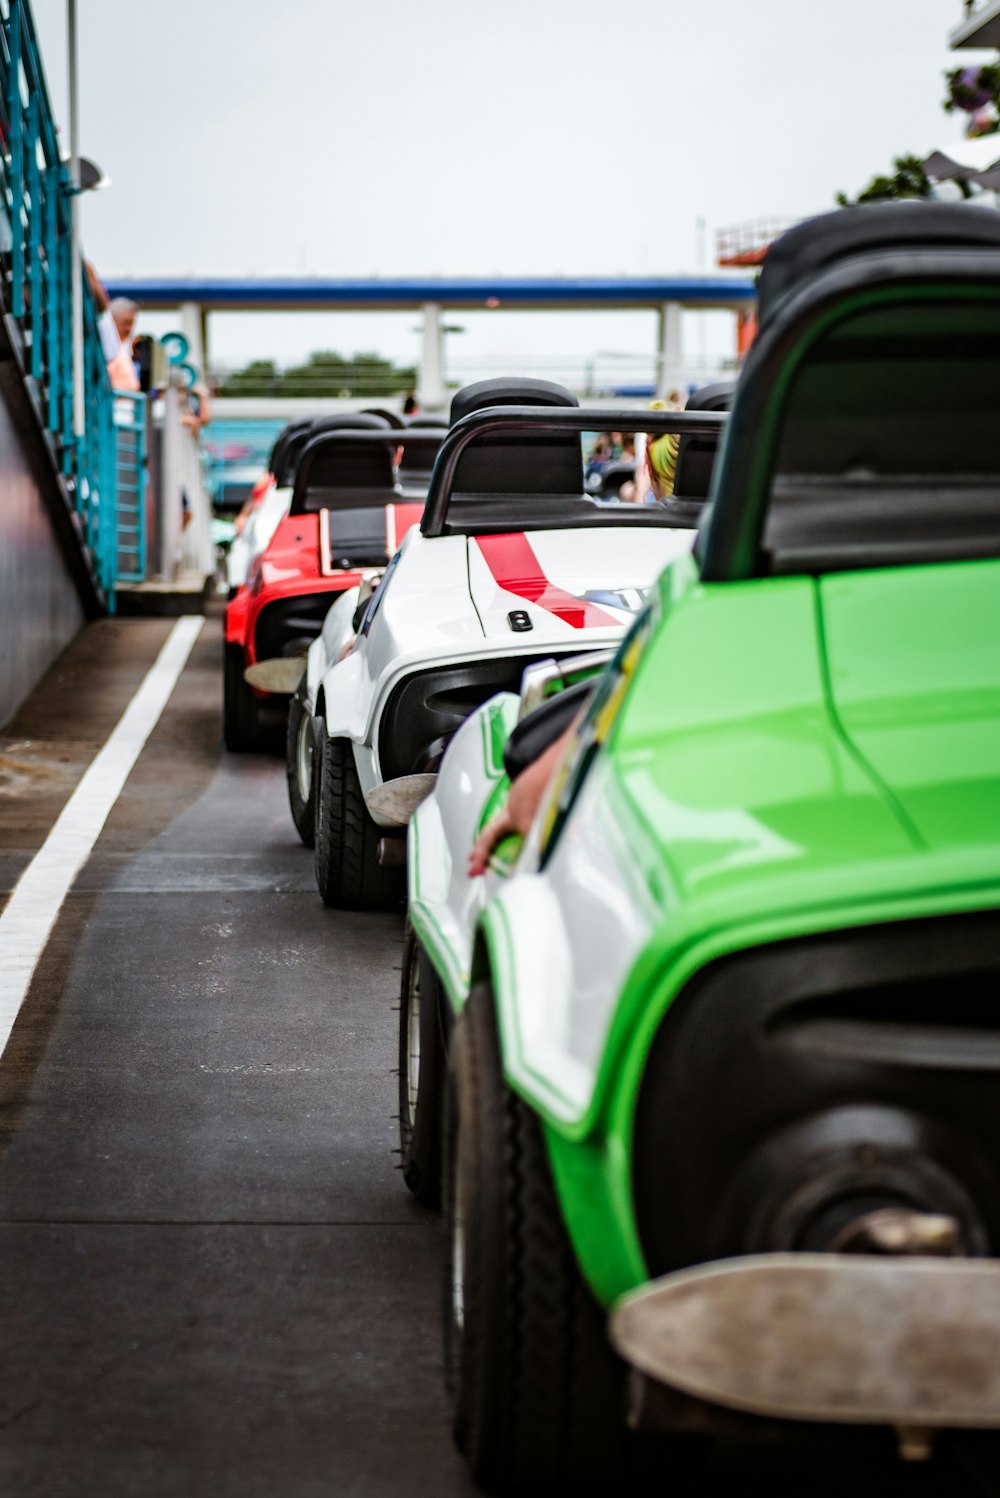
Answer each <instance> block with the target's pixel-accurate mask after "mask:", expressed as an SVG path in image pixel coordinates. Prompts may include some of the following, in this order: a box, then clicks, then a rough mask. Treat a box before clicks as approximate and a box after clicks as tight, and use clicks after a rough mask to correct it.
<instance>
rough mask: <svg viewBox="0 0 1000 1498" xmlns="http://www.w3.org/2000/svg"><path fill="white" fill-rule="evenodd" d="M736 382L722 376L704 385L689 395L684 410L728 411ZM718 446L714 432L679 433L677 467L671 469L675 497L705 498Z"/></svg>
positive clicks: (710, 482)
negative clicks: (718, 379) (720, 379)
mask: <svg viewBox="0 0 1000 1498" xmlns="http://www.w3.org/2000/svg"><path fill="white" fill-rule="evenodd" d="M735 391H736V384H735V381H733V380H722V381H720V382H719V383H718V384H716V385H703V386H702V387H701V389H700V390H694V391H692V393H691V394H690V395H689V396H688V399H687V405H686V406H685V408H684V409H685V410H686V411H729V410H731V409H732V405H733V395H734V394H735ZM718 449H719V438H718V434H717V433H716V432H712V433H711V435H707V434H706V435H705V436H704V437H695V436H687V437H682V438H681V440H680V442H679V443H678V444H677V467H676V469H675V473H674V495H675V497H676V498H677V499H707V498H708V493H709V490H710V489H711V487H712V470H713V469H714V467H715V455H716V453H717V452H718Z"/></svg>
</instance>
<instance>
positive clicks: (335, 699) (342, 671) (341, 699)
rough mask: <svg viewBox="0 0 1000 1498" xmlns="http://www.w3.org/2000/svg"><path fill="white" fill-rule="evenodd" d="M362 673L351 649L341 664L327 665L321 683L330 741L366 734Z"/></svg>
mask: <svg viewBox="0 0 1000 1498" xmlns="http://www.w3.org/2000/svg"><path fill="white" fill-rule="evenodd" d="M364 688H365V670H364V662H363V659H362V656H361V652H360V651H358V650H352V651H351V652H350V654H349V655H345V656H344V659H343V660H342V661H334V662H333V663H332V665H330V666H328V667H327V669H326V671H325V672H324V674H323V677H322V679H321V681H320V685H319V688H318V691H317V696H318V695H319V693H322V697H323V717H324V719H325V721H326V731H327V735H328V737H329V738H331V739H353V740H354V741H355V742H356V741H357V740H358V739H359V738H362V737H363V736H364V731H365V700H364Z"/></svg>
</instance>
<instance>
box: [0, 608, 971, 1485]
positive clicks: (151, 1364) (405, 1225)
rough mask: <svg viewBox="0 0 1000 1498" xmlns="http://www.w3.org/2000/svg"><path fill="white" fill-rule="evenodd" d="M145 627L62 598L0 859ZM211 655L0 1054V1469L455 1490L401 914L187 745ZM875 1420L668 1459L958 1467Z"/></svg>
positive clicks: (15, 850) (50, 1479)
mask: <svg viewBox="0 0 1000 1498" xmlns="http://www.w3.org/2000/svg"><path fill="white" fill-rule="evenodd" d="M168 630H169V622H167V621H163V622H160V621H134V622H133V621H129V622H128V623H124V622H123V623H118V624H115V623H103V624H98V625H95V626H92V627H91V628H90V629H89V630H87V631H86V632H85V634H84V635H83V636H82V637H81V639H80V641H78V642H77V644H76V645H74V646H73V647H72V648H71V650H70V651H69V652H67V655H66V656H64V657H63V660H62V661H61V662H60V663H59V665H58V666H57V667H56V668H55V670H54V671H53V672H52V673H50V675H49V678H47V680H46V682H45V683H43V686H42V687H41V688H40V689H39V692H38V693H36V695H35V697H34V698H33V699H32V701H31V702H30V703H29V704H28V706H27V708H26V709H25V710H23V711H22V713H21V714H20V716H19V718H18V720H17V721H16V722H15V724H14V725H13V726H12V728H11V729H10V730H9V731H8V734H7V735H5V736H4V737H3V738H2V739H0V891H2V892H7V891H9V889H10V887H11V885H12V883H13V881H14V879H15V878H16V876H17V874H18V873H19V872H20V869H21V868H23V867H24V865H25V863H26V862H27V860H28V859H29V858H30V856H31V854H32V853H33V852H34V851H35V849H36V848H37V847H38V846H39V845H40V843H41V841H42V839H43V838H44V836H45V834H46V832H47V830H48V826H50V825H51V822H52V821H53V820H54V818H55V816H56V815H57V813H58V810H59V808H60V806H61V805H62V804H63V802H64V801H65V799H66V797H67V796H68V794H69V793H70V791H71V790H72V787H73V785H74V784H75V782H76V780H77V779H78V778H79V775H80V774H81V773H82V770H83V768H84V767H85V764H86V762H87V760H88V758H89V757H90V755H92V753H93V752H94V751H95V749H96V748H97V747H98V745H99V744H100V742H101V741H102V740H103V738H104V737H105V736H106V734H107V732H108V731H109V730H110V728H111V727H112V726H113V725H114V722H115V721H116V719H117V717H118V716H119V714H120V712H121V711H122V709H123V708H124V706H125V704H126V702H127V700H128V698H129V696H130V694H131V692H132V691H134V689H135V687H136V686H137V685H138V682H139V680H141V677H142V675H143V673H144V671H145V670H146V669H147V668H148V665H149V664H150V663H151V662H152V659H153V657H154V656H155V654H156V651H157V650H158V648H159V646H160V644H161V643H162V641H163V639H164V638H165V637H166V634H167V632H168ZM220 665H221V646H220V639H219V627H218V622H217V621H211V620H210V621H209V622H208V623H207V624H206V627H205V630H204V633H203V635H202V637H201V639H200V640H199V642H198V644H197V645H196V647H195V651H194V653H193V655H192V658H191V661H190V662H189V664H188V667H187V669H186V670H185V672H184V675H183V677H182V679H181V682H180V683H179V685H178V687H177V690H176V691H175V693H174V696H173V698H172V700H171V702H170V703H169V705H168V707H167V709H166V712H165V714H164V716H163V718H162V719H161V721H160V724H159V725H158V727H157V728H156V730H155V731H154V734H153V736H152V738H151V739H150V742H149V744H148V745H147V747H146V749H145V751H144V753H143V755H142V757H141V759H140V761H139V763H138V765H137V766H136V769H135V771H134V772H133V774H132V776H131V778H130V780H129V782H128V784H127V786H126V788H125V791H124V793H123V795H122V797H121V799H120V801H119V803H118V805H117V806H116V808H115V810H114V812H113V813H112V816H111V818H110V820H109V822H108V825H107V827H106V828H105V830H104V833H103V835H102V837H101V839H100V841H99V843H98V846H97V849H96V851H95V853H94V855H93V857H92V858H91V860H90V862H89V863H88V865H87V866H86V867H85V869H84V871H83V873H82V875H81V877H80V879H79V880H78V882H77V885H76V887H75V889H74V892H73V893H72V895H71V896H70V898H69V900H68V902H67V904H66V906H65V907H64V910H63V913H62V915H61V917H60V920H59V924H58V927H57V930H56V932H55V934H54V936H53V938H52V940H51V941H50V944H49V948H48V950H47V952H46V954H45V957H44V958H43V960H42V963H41V964H40V966H39V969H38V971H37V972H36V975H35V981H34V984H33V987H32V991H31V994H30V995H29V998H28V1001H27V1004H26V1006H25V1009H24V1011H23V1012H22V1015H21V1017H20V1020H19V1021H18V1025H17V1027H16V1029H15V1032H14V1036H13V1037H12V1041H11V1044H10V1046H9V1048H8V1051H7V1054H6V1057H5V1059H4V1063H3V1065H2V1067H0V1146H2V1147H3V1150H4V1154H3V1158H2V1160H0V1495H3V1498H34V1495H39V1498H63V1495H65V1498H90V1495H94V1498H126V1495H129V1498H131V1495H137V1498H138V1495H143V1498H160V1495H162V1498H229V1495H233V1498H236V1495H239V1498H244V1495H245V1498H258V1495H259V1498H312V1495H320V1494H322V1495H325V1498H326V1495H334V1498H340V1495H355V1494H357V1495H364V1498H383V1495H384V1498H421V1495H428V1498H430V1495H433V1498H453V1495H454V1498H457V1495H461V1494H468V1493H470V1492H471V1491H472V1489H471V1487H470V1486H469V1485H468V1483H467V1482H466V1479H465V1477H464V1474H463V1472H462V1469H461V1465H460V1463H459V1461H458V1459H457V1457H456V1456H455V1454H454V1452H453V1450H452V1447H451V1443H450V1438H449V1434H448V1426H447V1416H446V1410H445V1399H444V1393H443V1385H442V1374H441V1355H440V1335H439V1284H438V1279H439V1273H440V1269H439V1265H440V1259H441V1241H440V1229H439V1225H438V1223H437V1221H436V1220H435V1219H434V1218H433V1217H431V1216H429V1215H428V1214H425V1213H423V1212H421V1211H420V1210H419V1209H418V1208H416V1207H415V1206H414V1204H413V1203H412V1202H411V1201H410V1199H409V1198H408V1196H407V1194H406V1192H405V1190H404V1188H403V1185H402V1182H401V1179H400V1177H399V1175H398V1174H397V1172H396V1171H395V1170H394V1168H393V1166H394V1160H393V1154H392V1150H393V1146H394V1144H395V1134H394V1124H393V1121H392V1114H393V1112H394V1111H395V1077H394V1075H393V1067H394V1064H395V1013H394V1005H395V1003H396V985H397V982H398V977H397V970H396V965H397V963H398V961H399V956H398V953H399V944H400V936H401V924H402V918H401V916H399V917H397V916H357V915H341V914H335V913H333V912H329V911H326V910H324V909H323V907H322V906H321V904H320V902H319V899H318V897H317V895H316V892H315V886H314V883H313V877H312V858H311V854H310V853H308V852H307V851H306V850H304V849H303V848H302V847H301V846H300V845H299V843H298V841H297V839H296V837H295V833H294V829H293V828H292V824H291V819H290V817H289V814H288V809H287V802H286V796H285V786H284V777H283V771H282V767H281V765H280V763H279V762H278V761H276V760H271V759H266V758H260V759H256V758H239V757H235V756H230V755H226V754H225V753H224V752H223V751H222V750H221V748H220V747H219V735H220V698H221V671H220ZM12 767H13V768H12ZM886 1450H887V1448H885V1447H879V1448H877V1449H876V1450H875V1451H874V1452H872V1451H870V1450H868V1449H867V1448H866V1449H865V1451H864V1453H863V1454H858V1455H857V1456H856V1457H855V1456H852V1457H851V1458H850V1460H846V1461H845V1460H842V1459H840V1458H839V1457H838V1456H837V1455H836V1453H835V1450H834V1451H833V1452H831V1451H830V1450H829V1449H827V1450H826V1451H825V1454H824V1455H823V1456H822V1458H821V1459H819V1460H817V1453H816V1451H815V1449H813V1448H811V1447H808V1446H807V1447H805V1448H803V1449H802V1451H799V1450H798V1449H796V1450H793V1451H788V1450H786V1451H783V1452H779V1453H777V1454H775V1453H773V1452H769V1451H765V1452H763V1453H761V1452H752V1453H746V1452H740V1451H739V1450H735V1449H727V1450H723V1451H720V1452H719V1454H718V1455H717V1457H716V1460H715V1463H714V1475H713V1476H712V1477H710V1478H709V1479H708V1480H707V1481H703V1482H702V1483H699V1484H698V1485H697V1486H696V1487H695V1488H694V1489H692V1491H697V1492H699V1493H700V1494H708V1493H712V1494H718V1495H722V1494H727V1495H729V1494H733V1495H735V1494H737V1493H739V1494H742V1493H743V1492H744V1491H745V1489H746V1485H747V1482H748V1481H753V1482H756V1483H757V1484H758V1485H760V1486H763V1485H764V1484H766V1485H767V1486H768V1488H769V1490H770V1492H771V1493H773V1494H776V1495H777V1494H787V1495H788V1498H791V1495H792V1494H795V1495H803V1494H813V1493H817V1494H818V1493H821V1492H822V1493H826V1492H828V1491H829V1492H831V1493H833V1492H836V1493H838V1494H840V1493H842V1492H843V1490H844V1489H845V1487H848V1486H849V1487H850V1489H852V1490H853V1494H854V1495H858V1498H860V1495H862V1494H865V1493H869V1492H871V1493H872V1494H874V1493H876V1492H877V1493H878V1494H879V1495H880V1498H896V1495H898V1498H922V1495H925V1494H927V1495H929V1494H931V1493H932V1492H934V1493H937V1492H939V1491H941V1492H949V1493H958V1492H966V1491H967V1492H970V1493H972V1492H979V1491H981V1489H980V1487H979V1486H976V1485H970V1483H971V1480H970V1482H967V1481H966V1479H965V1477H964V1476H963V1477H958V1476H957V1475H956V1469H954V1468H951V1467H949V1469H948V1473H947V1481H945V1482H944V1483H943V1486H942V1483H941V1481H940V1480H939V1478H938V1476H937V1475H936V1474H935V1471H933V1470H923V1471H913V1470H907V1469H902V1468H900V1467H899V1466H898V1465H897V1464H895V1462H893V1461H892V1460H890V1459H888V1458H887V1456H886ZM655 1490H656V1491H662V1492H664V1493H667V1492H668V1491H669V1492H670V1493H672V1494H677V1493H678V1491H679V1490H678V1489H677V1488H676V1487H671V1486H670V1485H667V1486H664V1487H663V1488H660V1485H659V1483H657V1484H656V1485H655ZM621 1491H637V1489H636V1488H633V1487H631V1486H629V1485H627V1486H626V1487H624V1488H622V1489H621ZM686 1491H687V1489H685V1492H686Z"/></svg>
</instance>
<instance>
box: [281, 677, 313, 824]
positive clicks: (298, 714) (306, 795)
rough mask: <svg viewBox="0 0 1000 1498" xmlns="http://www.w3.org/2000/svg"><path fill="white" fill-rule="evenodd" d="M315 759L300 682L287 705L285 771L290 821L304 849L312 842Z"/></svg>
mask: <svg viewBox="0 0 1000 1498" xmlns="http://www.w3.org/2000/svg"><path fill="white" fill-rule="evenodd" d="M315 762H316V756H315V736H314V732H313V718H312V714H311V713H310V711H309V704H308V702H307V700H306V692H305V682H304V681H303V682H302V684H301V685H300V686H299V689H298V691H297V692H296V693H295V695H294V697H293V698H292V700H291V702H290V703H289V706H288V730H287V734H286V739H285V773H286V775H287V777H288V804H289V806H290V807H291V811H292V821H293V822H294V823H295V830H296V832H297V833H298V835H299V837H300V838H301V839H302V841H303V842H304V843H305V845H306V847H307V848H311V847H313V845H314V843H315V841H316V796H315V790H316V786H315V778H316V777H315Z"/></svg>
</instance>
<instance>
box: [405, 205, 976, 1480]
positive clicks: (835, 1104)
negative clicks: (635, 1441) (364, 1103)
mask: <svg viewBox="0 0 1000 1498" xmlns="http://www.w3.org/2000/svg"><path fill="white" fill-rule="evenodd" d="M760 305H761V329H760V334H759V337H758V339H757V341H756V343H755V345H754V347H753V349H752V350H751V352H750V354H749V355H748V357H747V360H746V364H745V367H744V369H743V372H742V376H741V379H740V382H739V385H738V387H737V391H736V396H735V401H734V404H733V409H732V414H731V416H730V419H729V423H728V427H727V429H726V432H725V436H724V438H723V442H722V447H721V451H720V454H719V458H718V462H717V464H716V471H715V475H714V479H713V482H712V491H711V499H710V503H709V505H708V507H707V511H706V514H705V517H704V520H703V522H702V524H701V527H700V529H699V532H698V536H697V540H696V542H695V546H694V552H693V554H692V555H690V556H685V557H682V558H680V559H678V560H676V561H674V562H673V563H671V564H670V566H669V567H668V569H667V571H666V572H665V573H664V574H663V576H662V578H661V580H660V582H659V585H658V587H657V588H656V589H655V590H654V594H653V596H652V598H651V599H650V600H649V602H648V604H647V607H646V608H645V610H644V611H643V613H642V614H641V615H640V616H639V618H638V619H637V621H636V624H635V625H634V627H633V629H632V631H631V632H630V634H629V635H628V636H627V637H626V639H625V641H624V643H623V644H622V646H621V647H620V649H619V650H618V651H617V653H616V655H615V658H614V659H613V661H612V662H611V664H610V665H609V666H607V667H606V668H605V670H604V671H603V673H602V674H601V675H600V676H599V677H598V678H597V684H596V687H595V688H594V690H593V691H592V692H591V694H590V696H589V700H588V701H587V704H586V706H585V707H584V709H583V712H582V716H580V717H579V718H578V720H577V727H576V728H575V730H574V734H573V738H572V743H571V747H570V749H569V750H568V751H567V753H566V755H565V756H564V758H563V761H562V764H561V768H560V770H559V771H558V772H557V774H556V777H555V780H554V783H553V785H552V787H551V788H550V791H549V793H548V798H547V801H546V802H544V803H543V805H542V807H541V809H540V811H539V813H538V815H537V817H536V819H535V822H534V824H533V826H532V829H531V831H530V833H529V834H528V836H527V838H526V839H525V842H524V845H523V847H521V848H520V849H517V848H515V849H513V850H512V849H511V848H509V847H507V848H501V849H499V850H498V854H497V856H496V857H495V858H494V861H493V865H492V866H491V868H490V870H489V871H488V872H487V874H486V875H485V876H484V877H483V878H480V879H469V878H468V877H467V875H466V873H465V860H466V855H467V852H468V849H469V846H470V843H471V841H472V839H473V838H474V837H475V835H476V832H477V831H478V829H479V828H480V827H481V825H482V822H483V820H484V818H485V816H486V815H488V814H489V812H490V810H491V808H493V807H495V806H496V805H497V804H498V803H499V801H500V800H501V798H502V797H503V795H504V793H505V788H506V784H507V779H506V770H507V769H509V768H511V767H512V761H516V760H517V754H516V753H514V754H513V755H512V754H511V751H512V750H516V749H517V747H518V742H519V740H524V739H525V738H529V739H530V736H531V732H532V730H533V727H534V728H537V722H538V720H537V719H536V720H535V724H534V725H533V723H532V715H531V714H528V715H527V716H525V715H524V714H523V713H520V706H519V703H518V700H517V698H516V697H512V696H510V695H504V696H501V697H498V698H495V699H493V700H492V701H491V702H489V703H487V704H486V705H485V706H484V707H482V708H480V709H479V710H478V711H477V712H476V713H475V714H474V715H473V716H472V717H471V718H470V719H469V720H468V721H467V722H466V723H465V724H464V725H463V727H462V729H461V730H460V731H459V733H458V734H456V736H455V738H454V740H453V741H452V744H451V745H450V747H449V749H448V751H447V753H446V755H445V759H444V762H443V764H442V767H441V772H440V775H439V777H438V782H437V785H436V787H435V789H434V792H433V794H432V795H431V796H430V798H429V799H428V800H426V801H425V802H424V803H423V804H422V805H421V806H420V807H419V809H418V810H417V812H416V814H415V816H414V817H413V820H412V822H411V825H410V836H409V899H410V922H411V930H410V933H409V936H408V940H407V947H406V956H405V962H404V975H403V1005H402V1025H401V1044H400V1062H401V1078H400V1094H401V1103H402V1108H401V1114H402V1120H401V1126H402V1135H403V1138H402V1142H403V1151H404V1169H405V1170H406V1173H407V1179H408V1181H409V1182H410V1184H411V1186H413V1188H414V1189H415V1190H416V1191H417V1192H418V1194H419V1195H421V1196H422V1198H423V1199H424V1200H426V1201H433V1200H434V1197H435V1194H436V1192H437V1190H438V1187H439V1170H438V1154H437V1149H438V1143H439V1141H443V1159H444V1166H443V1198H444V1207H445V1212H446V1214H447V1219H448V1229H449V1230H448V1241H449V1244H450V1248H449V1262H448V1268H447V1292H446V1302H447V1311H446V1347H447V1361H448V1367H449V1377H450V1382H451V1389H452V1397H453V1408H454V1427H455V1434H456V1438H457V1441H458V1444H459V1446H460V1447H461V1449H462V1451H463V1453H464V1454H465V1456H466V1458H467V1460H468V1462H469V1464H470V1467H471V1469H472V1472H473V1475H474V1476H475V1477H476V1479H477V1480H478V1481H480V1482H481V1483H483V1484H484V1485H485V1486H487V1487H494V1488H496V1487H504V1488H507V1487H514V1488H516V1487H518V1486H527V1485H531V1484H532V1483H535V1482H538V1481H544V1482H552V1481H562V1480H572V1481H578V1480H582V1479H584V1478H588V1477H594V1476H600V1475H601V1474H608V1473H611V1472H613V1471H614V1470H615V1469H616V1465H617V1464H618V1463H619V1461H620V1460H621V1454H622V1450H623V1443H624V1440H625V1436H626V1429H627V1426H628V1425H631V1426H633V1427H638V1428H640V1429H642V1428H648V1429H655V1430H659V1431H663V1432H667V1433H671V1432H672V1433H674V1435H673V1437H672V1438H673V1439H675V1440H679V1439H680V1437H679V1436H677V1435H676V1433H677V1432H681V1431H690V1430H692V1429H698V1430H707V1431H711V1430H713V1429H717V1428H722V1427H723V1426H725V1425H727V1424H731V1423H732V1421H734V1420H737V1421H738V1420H740V1419H743V1420H748V1421H750V1423H751V1424H753V1423H754V1422H760V1421H763V1420H768V1421H779V1422H784V1421H808V1422H817V1421H818V1422H830V1423H835V1424H840V1425H843V1426H845V1427H850V1426H860V1425H883V1426H888V1427H891V1428H895V1429H896V1430H897V1431H898V1432H899V1433H900V1446H901V1451H902V1452H903V1454H904V1455H907V1456H914V1455H917V1456H919V1455H924V1454H926V1453H927V1452H928V1451H929V1449H930V1447H931V1444H932V1442H933V1437H934V1433H935V1432H936V1431H938V1430H940V1429H943V1428H948V1429H951V1428H966V1427H980V1428H981V1427H995V1426H1000V1293H998V1291H1000V1259H998V1258H995V1257H993V1256H995V1255H1000V216H998V215H996V214H995V213H992V212H987V211H983V210H981V209H977V208H972V207H964V206H952V205H943V204H927V205H892V206H886V207H873V208H859V209H852V210H847V211H844V212H842V213H837V214H833V215H830V216H828V217H824V218H822V219H819V220H815V221H813V222H811V223H808V224H805V225H802V226H800V227H799V228H798V229H796V230H793V231H792V232H791V233H789V234H788V235H787V236H786V237H785V238H784V239H783V240H781V241H779V243H778V245H777V247H776V248H775V250H774V251H772V254H771V256H770V257H769V259H768V261H767V263H766V265H765V268H764V272H763V275H762V280H761V287H760ZM585 670H586V667H585V665H581V666H580V667H579V669H578V670H577V671H576V673H575V681H574V683H573V684H572V685H571V687H570V690H574V691H579V677H580V675H581V674H583V673H585ZM571 675H573V673H572V672H570V671H568V669H567V667H566V663H565V662H563V663H561V665H559V666H557V665H555V664H554V663H553V666H552V668H551V670H550V671H549V672H548V674H547V675H546V672H545V669H544V668H542V667H536V668H534V679H529V680H528V681H527V683H526V686H527V688H528V692H527V695H528V696H529V697H534V698H537V697H540V696H541V697H544V696H545V695H546V692H551V688H552V686H553V685H556V686H558V685H559V684H560V679H561V677H562V676H565V677H567V678H568V677H569V676H571ZM552 701H555V702H557V701H558V696H557V697H555V698H554V699H552ZM552 711H553V708H552V705H551V701H550V703H549V704H548V705H546V706H545V707H543V708H542V710H541V712H542V715H543V718H544V715H545V714H546V713H548V712H552ZM519 714H520V722H519V721H518V718H519ZM535 737H536V741H537V739H538V735H537V732H536V734H535ZM543 737H544V735H543ZM536 747H537V743H536ZM522 749H523V745H522ZM505 750H506V751H507V756H508V759H507V765H506V766H505V762H504V754H505ZM522 759H523V753H522ZM626 1396H627V1397H626Z"/></svg>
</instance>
